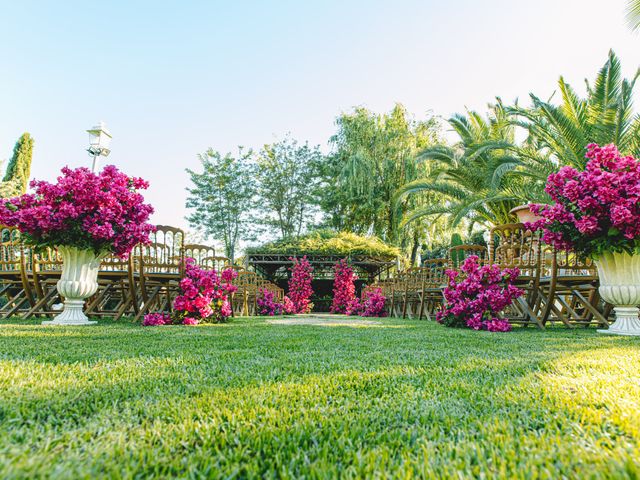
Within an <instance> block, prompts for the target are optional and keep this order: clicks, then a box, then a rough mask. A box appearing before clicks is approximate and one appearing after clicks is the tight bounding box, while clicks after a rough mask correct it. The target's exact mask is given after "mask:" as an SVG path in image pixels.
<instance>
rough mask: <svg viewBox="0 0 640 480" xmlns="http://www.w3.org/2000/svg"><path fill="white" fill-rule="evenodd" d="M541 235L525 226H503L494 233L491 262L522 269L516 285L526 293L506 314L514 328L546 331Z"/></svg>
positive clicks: (520, 224) (515, 280) (513, 224)
mask: <svg viewBox="0 0 640 480" xmlns="http://www.w3.org/2000/svg"><path fill="white" fill-rule="evenodd" d="M541 244H542V242H541V240H540V232H532V231H530V230H526V229H525V228H524V225H523V224H522V223H510V224H506V225H499V226H497V227H494V228H493V229H491V242H490V244H489V249H490V250H489V261H490V262H491V263H492V264H494V265H498V266H499V267H500V268H518V269H519V270H520V275H519V276H518V278H516V279H514V280H513V284H514V285H515V286H517V287H519V288H521V289H523V290H524V291H525V294H524V295H523V296H522V297H519V298H517V299H516V300H515V301H514V303H513V304H512V305H511V306H510V307H509V308H508V309H507V310H506V311H505V312H503V317H504V318H505V319H506V320H508V321H509V322H510V323H513V324H521V325H536V326H537V327H539V328H541V329H544V324H543V322H542V318H541V312H540V311H539V310H538V309H537V306H538V305H540V301H539V298H538V295H539V286H540V272H541Z"/></svg>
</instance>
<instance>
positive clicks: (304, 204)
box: [257, 137, 322, 239]
mask: <svg viewBox="0 0 640 480" xmlns="http://www.w3.org/2000/svg"><path fill="white" fill-rule="evenodd" d="M321 159H322V153H321V152H320V149H319V147H317V146H316V147H310V146H309V144H308V143H305V144H303V145H300V144H298V142H297V141H296V140H293V139H291V138H290V137H287V138H285V139H284V140H282V141H279V142H275V143H273V144H271V145H265V146H264V148H263V149H262V151H261V152H260V154H259V155H258V169H257V173H258V175H257V180H258V189H259V195H260V199H261V209H263V210H264V211H265V213H266V218H265V219H264V220H263V221H264V222H265V223H266V224H267V225H269V226H271V227H273V228H276V229H277V230H278V231H279V232H280V238H282V239H285V238H291V237H298V236H299V235H300V234H301V233H302V232H303V231H304V230H305V227H306V225H307V223H308V222H309V220H310V219H312V218H313V215H314V214H315V213H316V212H317V206H316V203H317V202H316V199H315V197H314V193H315V190H316V188H317V183H318V181H317V177H316V175H315V171H314V166H315V165H317V164H318V163H319V162H320V161H321Z"/></svg>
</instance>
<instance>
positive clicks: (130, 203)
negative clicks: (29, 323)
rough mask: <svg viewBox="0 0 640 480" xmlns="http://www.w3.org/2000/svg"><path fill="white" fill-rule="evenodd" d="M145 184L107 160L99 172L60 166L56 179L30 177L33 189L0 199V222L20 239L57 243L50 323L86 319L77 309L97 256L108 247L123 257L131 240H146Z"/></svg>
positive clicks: (90, 289) (90, 286)
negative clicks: (59, 301) (55, 310)
mask: <svg viewBox="0 0 640 480" xmlns="http://www.w3.org/2000/svg"><path fill="white" fill-rule="evenodd" d="M148 186H149V184H148V183H147V182H146V181H144V180H142V179H140V178H133V177H129V176H127V175H125V174H124V173H122V172H120V171H118V169H117V168H116V167H114V166H107V167H105V169H104V170H103V171H102V172H101V173H93V172H91V171H90V170H89V169H87V168H77V169H75V170H73V169H70V168H68V167H65V168H63V169H62V174H61V175H60V176H59V177H58V179H57V182H56V183H49V182H46V181H36V180H34V181H32V182H31V187H32V188H33V189H34V193H27V194H24V195H21V196H19V197H15V198H11V199H7V200H5V201H4V202H3V203H1V204H0V223H3V224H5V225H9V226H15V227H17V228H18V229H19V230H20V231H21V232H22V234H23V239H24V241H25V243H27V244H28V245H31V246H32V247H34V249H35V250H36V251H37V250H39V249H43V248H47V247H52V248H56V249H57V250H58V252H59V253H60V255H61V256H62V260H63V266H62V275H61V278H60V280H59V281H58V283H57V288H58V292H59V293H60V295H61V296H63V297H64V310H63V311H62V313H60V314H59V315H58V316H56V317H55V318H54V319H53V320H52V321H49V322H43V323H45V324H53V325H89V324H91V323H95V322H90V321H89V319H88V318H87V316H86V315H85V314H84V312H83V311H82V309H83V305H84V301H85V299H86V298H88V297H90V296H92V295H93V294H95V293H96V291H97V289H98V283H97V277H98V270H99V267H100V261H101V260H102V259H103V258H104V257H106V256H107V255H109V254H111V253H113V254H116V255H118V256H120V257H124V258H126V257H127V256H128V255H129V253H130V252H131V250H132V249H133V247H134V246H135V245H136V244H139V243H142V244H146V243H148V242H149V233H151V232H152V231H153V230H154V228H155V227H153V226H152V225H150V224H149V223H147V222H148V220H149V216H150V215H151V213H153V208H152V207H151V205H148V204H145V203H144V198H143V196H142V195H141V194H140V193H139V191H138V190H141V189H146V188H147V187H148Z"/></svg>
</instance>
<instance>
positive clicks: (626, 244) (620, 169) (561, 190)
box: [532, 144, 640, 335]
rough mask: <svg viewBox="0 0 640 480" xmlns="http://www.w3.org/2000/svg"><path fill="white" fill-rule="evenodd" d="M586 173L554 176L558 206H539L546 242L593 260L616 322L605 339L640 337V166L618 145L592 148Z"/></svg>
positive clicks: (551, 188) (551, 187)
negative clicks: (639, 311) (626, 336)
mask: <svg viewBox="0 0 640 480" xmlns="http://www.w3.org/2000/svg"><path fill="white" fill-rule="evenodd" d="M586 158H587V159H588V162H587V164H586V168H585V170H584V171H578V170H576V169H575V168H573V167H562V168H561V169H560V170H559V171H558V173H555V174H552V175H550V176H549V178H548V181H547V186H546V191H547V193H548V194H549V195H550V196H551V198H552V199H553V200H554V202H555V203H553V204H551V205H534V206H533V207H532V210H533V212H534V213H536V214H539V215H540V216H542V217H543V218H542V219H541V220H539V221H538V222H536V223H534V224H533V225H532V228H542V229H543V231H544V234H543V240H544V241H545V242H547V243H549V244H552V245H553V246H555V247H556V248H558V249H562V250H565V249H571V250H573V251H575V252H576V253H577V254H581V255H584V256H587V257H591V258H592V259H593V260H594V261H595V264H596V267H597V269H598V275H599V277H600V289H599V292H600V295H601V296H602V298H603V299H604V300H605V301H607V302H609V303H611V304H612V305H614V310H615V315H616V321H615V322H614V323H613V324H612V325H611V326H610V327H609V329H608V330H599V331H600V332H603V333H610V334H617V335H640V320H639V319H638V305H639V304H640V255H639V252H640V248H639V247H640V162H639V161H638V160H636V159H635V158H633V157H630V156H626V157H625V156H622V155H620V153H619V152H618V149H617V148H616V147H615V146H614V145H607V146H604V147H600V146H598V145H596V144H590V145H589V146H588V147H587V154H586Z"/></svg>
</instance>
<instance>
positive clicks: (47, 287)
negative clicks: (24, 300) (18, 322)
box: [23, 247, 63, 318]
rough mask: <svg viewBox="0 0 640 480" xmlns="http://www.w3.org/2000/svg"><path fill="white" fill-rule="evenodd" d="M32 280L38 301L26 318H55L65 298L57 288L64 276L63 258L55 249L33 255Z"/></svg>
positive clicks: (25, 314)
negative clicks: (58, 306)
mask: <svg viewBox="0 0 640 480" xmlns="http://www.w3.org/2000/svg"><path fill="white" fill-rule="evenodd" d="M32 262H33V268H32V278H33V286H34V290H35V291H36V296H37V300H36V303H35V304H34V305H33V307H32V308H31V309H30V310H29V311H27V312H26V313H24V315H23V316H24V318H30V317H34V316H38V317H40V316H45V317H53V316H55V315H58V314H59V313H60V312H61V310H62V309H59V310H55V309H54V308H53V306H54V305H56V304H58V305H59V304H61V303H62V302H63V298H62V297H61V296H60V294H59V293H58V289H57V287H56V285H57V283H58V280H60V276H61V275H62V264H63V261H62V256H61V255H60V253H59V252H58V250H56V249H55V248H50V247H47V248H45V249H43V250H42V251H39V252H37V253H35V254H34V255H33V260H32Z"/></svg>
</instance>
